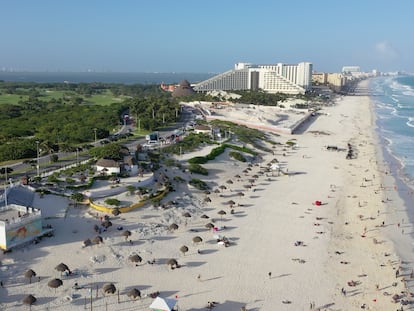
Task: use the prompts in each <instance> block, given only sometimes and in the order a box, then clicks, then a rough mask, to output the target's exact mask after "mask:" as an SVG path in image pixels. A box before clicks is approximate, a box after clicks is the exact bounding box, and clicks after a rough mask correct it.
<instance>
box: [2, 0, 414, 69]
mask: <svg viewBox="0 0 414 311" xmlns="http://www.w3.org/2000/svg"><path fill="white" fill-rule="evenodd" d="M0 10H1V12H2V18H1V19H0V27H1V28H2V29H3V32H2V36H1V42H2V45H1V46H2V48H1V50H0V70H2V71H33V72H45V71H51V72H58V71H62V72H64V71H70V72H87V71H92V72H191V73H198V72H211V73H219V72H223V71H226V70H230V69H233V67H234V64H235V63H238V62H250V63H254V64H275V63H285V64H295V63H299V62H311V63H312V64H313V69H314V70H315V71H323V72H340V71H341V68H342V67H343V66H359V67H360V68H361V70H362V71H371V70H373V69H376V70H378V71H383V72H386V71H397V70H399V71H406V72H414V57H412V55H414V42H412V40H410V38H411V30H412V29H413V26H414V21H413V19H412V16H411V15H412V12H413V11H414V2H413V1H410V0H400V1H398V2H394V3H393V2H390V1H386V0H377V1H375V0H366V1H357V0H349V1H346V2H335V3H334V2H333V1H323V0H321V1H312V2H309V1H301V0H292V1H283V2H279V1H272V0H258V1H255V2H252V1H249V2H247V1H246V2H245V1H240V0H239V1H236V0H226V1H220V0H211V1H209V2H208V3H197V2H196V1H188V0H180V1H169V0H153V1H133V0H123V1H112V0H89V1H81V0H71V1H64V0H63V1H53V0H39V1H30V0H15V1H4V2H2V3H0Z"/></svg>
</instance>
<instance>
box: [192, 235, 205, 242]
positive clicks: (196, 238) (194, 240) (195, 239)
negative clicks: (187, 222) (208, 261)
mask: <svg viewBox="0 0 414 311" xmlns="http://www.w3.org/2000/svg"><path fill="white" fill-rule="evenodd" d="M200 242H203V239H202V238H201V237H199V236H195V237H194V238H193V243H200Z"/></svg>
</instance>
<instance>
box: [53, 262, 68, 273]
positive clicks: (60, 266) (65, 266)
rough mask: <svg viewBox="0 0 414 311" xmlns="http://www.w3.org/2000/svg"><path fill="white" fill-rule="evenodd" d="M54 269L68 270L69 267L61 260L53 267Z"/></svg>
mask: <svg viewBox="0 0 414 311" xmlns="http://www.w3.org/2000/svg"><path fill="white" fill-rule="evenodd" d="M55 270H57V271H59V272H65V271H70V270H69V267H68V266H67V265H65V264H64V263H63V262H61V263H60V264H58V265H57V266H56V267H55Z"/></svg>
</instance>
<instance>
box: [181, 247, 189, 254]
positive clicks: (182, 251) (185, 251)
mask: <svg viewBox="0 0 414 311" xmlns="http://www.w3.org/2000/svg"><path fill="white" fill-rule="evenodd" d="M180 252H181V253H183V255H185V253H187V252H188V247H187V246H185V245H183V246H181V247H180Z"/></svg>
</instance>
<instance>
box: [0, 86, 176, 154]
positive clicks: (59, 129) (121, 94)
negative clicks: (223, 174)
mask: <svg viewBox="0 0 414 311" xmlns="http://www.w3.org/2000/svg"><path fill="white" fill-rule="evenodd" d="M126 111H129V114H130V116H131V117H135V118H138V121H139V127H140V131H139V133H142V132H144V133H145V131H151V130H154V129H156V128H158V127H161V126H165V125H168V124H170V123H172V122H175V121H176V119H177V118H178V117H179V112H180V109H179V104H178V100H175V99H173V98H172V97H171V94H170V93H168V92H163V91H161V90H160V88H159V87H158V86H157V85H139V84H137V85H123V84H106V83H79V84H74V83H22V82H4V81H0V162H4V161H9V160H17V159H30V158H35V157H36V156H37V143H36V142H37V141H38V142H39V151H40V154H41V155H45V154H48V153H49V154H51V153H53V152H57V151H74V150H76V148H77V147H79V146H81V145H85V144H86V143H88V142H91V141H94V139H95V134H96V138H97V139H103V138H106V137H108V136H109V134H110V133H112V131H113V130H114V129H116V128H119V127H120V125H121V123H122V122H123V120H122V118H121V115H122V113H125V112H126Z"/></svg>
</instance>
